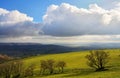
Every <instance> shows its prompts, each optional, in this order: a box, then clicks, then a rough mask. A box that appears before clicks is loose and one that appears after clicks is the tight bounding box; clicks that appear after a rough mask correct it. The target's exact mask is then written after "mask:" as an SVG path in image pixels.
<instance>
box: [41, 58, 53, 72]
mask: <svg viewBox="0 0 120 78" xmlns="http://www.w3.org/2000/svg"><path fill="white" fill-rule="evenodd" d="M54 63H55V61H54V60H52V59H49V60H41V61H40V68H41V71H40V72H41V73H44V72H45V70H49V72H50V74H52V73H53V71H54V67H55V65H54Z"/></svg>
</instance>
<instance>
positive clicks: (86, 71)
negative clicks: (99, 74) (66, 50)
mask: <svg viewBox="0 0 120 78" xmlns="http://www.w3.org/2000/svg"><path fill="white" fill-rule="evenodd" d="M94 72H95V71H94V70H92V69H72V70H71V72H69V74H68V73H67V74H68V75H64V76H63V77H72V76H79V75H80V76H81V75H89V74H91V73H94Z"/></svg>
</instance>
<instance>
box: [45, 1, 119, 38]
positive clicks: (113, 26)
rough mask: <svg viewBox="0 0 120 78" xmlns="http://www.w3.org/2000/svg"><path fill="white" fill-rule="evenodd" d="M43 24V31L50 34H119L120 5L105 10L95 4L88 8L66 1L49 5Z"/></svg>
mask: <svg viewBox="0 0 120 78" xmlns="http://www.w3.org/2000/svg"><path fill="white" fill-rule="evenodd" d="M117 4H118V3H117ZM43 25H44V27H43V31H44V33H45V34H47V35H52V36H76V35H119V34H120V31H119V29H120V6H116V7H113V8H112V9H109V10H107V9H104V8H102V7H100V6H98V5H97V4H91V5H89V8H88V9H85V8H78V7H76V6H73V5H70V4H67V3H62V4H61V5H59V6H58V5H51V6H49V7H48V9H47V12H46V14H45V15H44V17H43Z"/></svg>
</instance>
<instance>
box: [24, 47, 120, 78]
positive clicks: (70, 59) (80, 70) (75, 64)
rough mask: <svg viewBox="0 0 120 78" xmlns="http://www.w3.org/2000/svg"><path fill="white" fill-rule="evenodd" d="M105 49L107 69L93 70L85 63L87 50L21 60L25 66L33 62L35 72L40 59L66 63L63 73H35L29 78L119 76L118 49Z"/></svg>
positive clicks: (37, 69) (119, 77)
mask: <svg viewBox="0 0 120 78" xmlns="http://www.w3.org/2000/svg"><path fill="white" fill-rule="evenodd" d="M105 51H107V52H109V54H110V61H109V64H108V67H109V69H108V70H107V71H101V72H95V71H94V70H93V69H91V68H90V67H88V66H87V65H86V59H85V56H86V54H88V53H89V52H88V51H83V52H70V53H61V54H49V55H42V56H34V57H30V58H25V59H23V61H24V62H25V65H26V66H27V65H29V64H31V63H32V64H35V65H36V70H35V71H36V73H38V72H39V65H40V60H46V59H54V60H56V61H58V60H64V61H65V62H66V63H67V67H66V68H65V72H64V73H63V74H55V75H47V76H38V75H37V76H34V77H31V78H120V74H119V73H120V61H119V60H120V56H119V55H120V49H109V50H105Z"/></svg>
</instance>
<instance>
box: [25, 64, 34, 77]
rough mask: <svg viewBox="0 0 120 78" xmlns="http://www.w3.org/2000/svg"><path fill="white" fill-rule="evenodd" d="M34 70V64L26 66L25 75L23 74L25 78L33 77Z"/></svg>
mask: <svg viewBox="0 0 120 78" xmlns="http://www.w3.org/2000/svg"><path fill="white" fill-rule="evenodd" d="M34 69H35V65H34V64H32V65H30V66H28V67H27V68H26V69H25V73H24V75H25V77H27V76H33V75H34Z"/></svg>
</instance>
